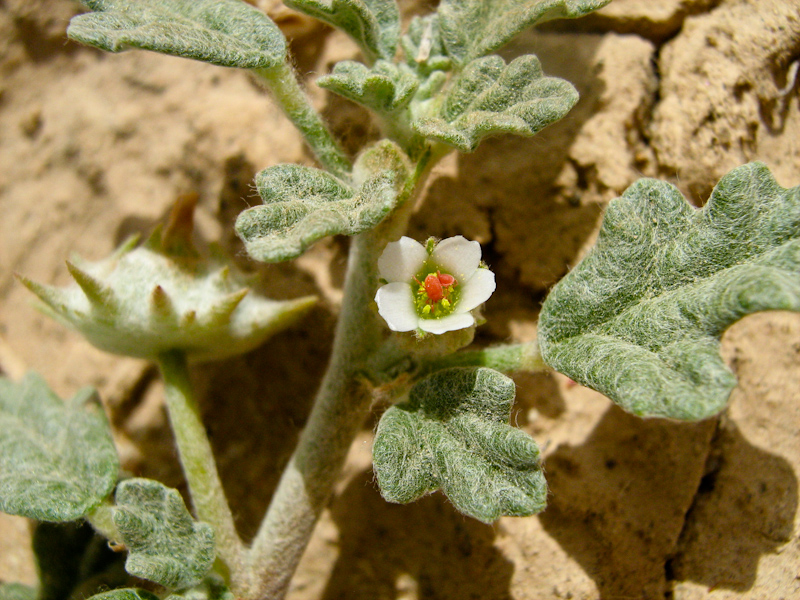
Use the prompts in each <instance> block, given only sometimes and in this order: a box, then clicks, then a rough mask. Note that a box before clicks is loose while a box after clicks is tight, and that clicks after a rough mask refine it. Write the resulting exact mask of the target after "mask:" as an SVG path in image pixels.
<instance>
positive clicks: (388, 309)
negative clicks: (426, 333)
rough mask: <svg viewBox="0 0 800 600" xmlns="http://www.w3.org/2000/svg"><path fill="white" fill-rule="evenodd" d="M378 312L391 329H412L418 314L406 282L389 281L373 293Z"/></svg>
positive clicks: (417, 319)
mask: <svg viewBox="0 0 800 600" xmlns="http://www.w3.org/2000/svg"><path fill="white" fill-rule="evenodd" d="M375 302H377V303H378V314H380V316H382V317H383V319H384V320H385V321H386V324H387V325H389V329H391V330H392V331H413V330H415V329H416V328H417V325H418V323H419V315H418V314H417V311H416V309H415V308H414V294H413V292H412V291H411V286H410V285H409V284H407V283H400V282H395V283H389V284H387V285H384V286H382V287H381V288H380V289H379V290H378V293H377V294H375Z"/></svg>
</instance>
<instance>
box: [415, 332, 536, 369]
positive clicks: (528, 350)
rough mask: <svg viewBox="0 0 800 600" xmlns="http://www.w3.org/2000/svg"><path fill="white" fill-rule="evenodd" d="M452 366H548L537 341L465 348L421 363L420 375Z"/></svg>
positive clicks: (529, 367)
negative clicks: (477, 348)
mask: <svg viewBox="0 0 800 600" xmlns="http://www.w3.org/2000/svg"><path fill="white" fill-rule="evenodd" d="M450 367H489V368H490V369H494V370H496V371H500V372H501V373H514V372H516V371H543V370H547V369H549V368H550V367H548V366H547V365H546V364H545V362H544V361H543V360H542V355H541V354H540V353H539V344H537V343H536V341H535V340H534V341H532V342H526V343H524V344H509V345H505V346H494V347H491V348H483V349H482V350H465V351H463V352H455V353H453V354H448V355H447V356H442V357H438V358H436V359H434V360H431V361H428V362H423V363H422V364H420V367H419V370H418V375H419V376H424V375H428V374H429V373H433V372H434V371H439V370H440V369H449V368H450Z"/></svg>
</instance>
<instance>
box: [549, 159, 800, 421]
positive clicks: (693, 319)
mask: <svg viewBox="0 0 800 600" xmlns="http://www.w3.org/2000/svg"><path fill="white" fill-rule="evenodd" d="M763 310H793V311H798V310H800V187H795V188H792V189H789V190H787V189H784V188H782V187H780V186H779V185H778V184H777V183H776V182H775V180H774V179H773V177H772V175H771V174H770V172H769V170H768V169H767V167H766V166H765V165H763V164H761V163H751V164H749V165H745V166H743V167H739V168H737V169H734V170H733V171H731V172H730V173H728V174H727V175H726V176H725V177H723V178H722V179H721V180H720V182H719V184H718V185H717V186H716V187H715V188H714V191H713V192H712V194H711V198H710V200H709V201H708V203H707V204H706V205H705V207H704V208H702V209H699V210H698V209H695V208H693V207H692V206H691V205H690V204H689V203H688V202H687V201H686V200H685V199H684V198H683V196H682V195H681V193H680V192H679V191H678V190H677V189H676V188H675V187H673V186H672V185H669V184H667V183H664V182H660V181H656V180H652V179H643V180H640V181H638V182H637V183H635V184H633V185H632V186H631V187H630V188H628V190H627V191H626V192H625V193H624V194H623V195H622V197H621V198H618V199H617V200H614V201H612V202H611V204H610V205H609V207H608V210H607V212H606V215H605V218H604V220H603V225H602V229H601V230H600V236H599V239H598V241H597V244H596V246H595V248H594V249H593V250H592V251H591V252H590V253H589V255H588V256H587V257H586V258H585V259H584V260H583V261H582V262H581V263H580V264H579V265H578V266H577V267H575V269H574V270H573V271H572V272H571V273H569V274H568V275H567V276H566V277H564V279H563V280H562V281H561V282H559V283H558V284H557V285H556V286H555V288H554V289H553V290H552V292H551V293H550V295H549V296H548V298H547V300H546V301H545V303H544V307H543V308H542V313H541V318H540V322H539V335H540V346H541V352H542V356H543V358H544V360H545V361H546V362H547V363H548V364H550V365H551V366H552V367H553V368H555V369H557V370H558V371H561V372H562V373H564V374H566V375H567V376H569V377H571V378H572V379H574V380H575V381H577V382H579V383H582V384H584V385H587V386H588V387H591V388H593V389H595V390H598V391H600V392H602V393H603V394H605V395H607V396H608V397H609V398H611V399H612V400H613V401H614V402H616V403H617V404H619V405H620V406H622V407H623V408H624V409H625V410H627V411H630V412H632V413H634V414H637V415H641V416H660V417H670V418H674V419H687V420H694V419H703V418H705V417H709V416H711V415H714V414H716V413H717V412H719V411H720V410H722V409H723V408H724V407H725V404H726V402H727V399H728V396H729V394H730V392H731V390H732V389H733V388H734V386H735V385H736V378H735V376H734V375H733V373H732V372H731V371H730V370H729V369H728V368H727V366H726V365H725V363H724V362H723V361H722V358H721V357H720V355H719V346H720V342H719V340H720V337H721V336H722V333H723V332H724V331H725V329H726V328H728V327H729V326H730V325H732V324H733V323H735V322H736V321H738V320H739V319H741V318H742V317H744V316H746V315H749V314H752V313H755V312H759V311H763Z"/></svg>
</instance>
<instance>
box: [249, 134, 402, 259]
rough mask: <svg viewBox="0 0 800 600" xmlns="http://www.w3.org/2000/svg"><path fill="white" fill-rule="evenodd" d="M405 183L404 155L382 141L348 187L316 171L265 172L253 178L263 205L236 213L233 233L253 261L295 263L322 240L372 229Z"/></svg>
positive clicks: (278, 168)
mask: <svg viewBox="0 0 800 600" xmlns="http://www.w3.org/2000/svg"><path fill="white" fill-rule="evenodd" d="M407 178H408V166H407V159H406V158H405V155H404V154H403V153H402V151H401V150H400V149H399V148H398V147H397V146H396V145H395V144H393V143H392V142H388V141H384V142H381V143H379V144H376V145H375V146H373V147H372V148H370V149H369V150H367V151H366V152H364V153H363V154H362V155H361V156H360V157H359V158H358V161H357V162H356V164H355V167H354V171H353V180H354V183H355V185H354V186H350V185H349V184H348V183H345V182H344V181H342V180H340V179H337V178H336V177H334V176H333V175H331V174H330V173H326V172H325V171H321V170H319V169H313V168H310V167H302V166H299V165H278V166H275V167H270V168H269V169H266V170H264V171H261V172H260V173H259V174H258V176H257V177H256V185H257V186H258V193H259V194H260V195H261V198H262V199H263V201H264V204H265V205H264V206H255V207H253V208H249V209H247V210H245V211H244V212H242V213H241V214H240V215H239V217H238V218H237V219H236V233H237V234H238V235H239V237H240V238H242V240H243V241H244V243H245V248H246V249H247V252H248V254H250V256H252V257H253V258H255V259H256V260H261V261H265V262H277V261H281V260H287V259H289V258H295V257H297V256H300V255H301V254H302V253H303V252H305V251H306V249H307V248H308V247H309V246H310V245H311V244H313V243H314V242H316V241H318V240H320V239H321V238H323V237H325V236H329V235H338V234H344V235H355V234H356V233H360V232H362V231H366V230H368V229H371V228H373V227H375V226H376V225H377V224H378V223H380V222H381V221H382V220H383V218H384V217H386V216H387V215H388V214H389V213H390V212H391V211H392V210H393V209H394V207H395V206H396V205H397V203H398V201H399V196H400V192H401V191H402V189H403V186H404V184H405V182H406V179H407Z"/></svg>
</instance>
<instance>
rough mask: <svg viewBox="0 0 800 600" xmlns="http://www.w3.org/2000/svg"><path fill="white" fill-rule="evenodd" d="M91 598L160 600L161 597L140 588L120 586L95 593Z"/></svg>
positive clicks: (104, 599) (98, 599) (93, 599)
mask: <svg viewBox="0 0 800 600" xmlns="http://www.w3.org/2000/svg"><path fill="white" fill-rule="evenodd" d="M89 600H159V597H158V596H156V595H155V594H154V593H152V592H148V591H147V590H142V589H139V588H120V589H118V590H109V591H108V592H103V593H102V594H95V595H94V596H92V597H91V598H90V599H89Z"/></svg>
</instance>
